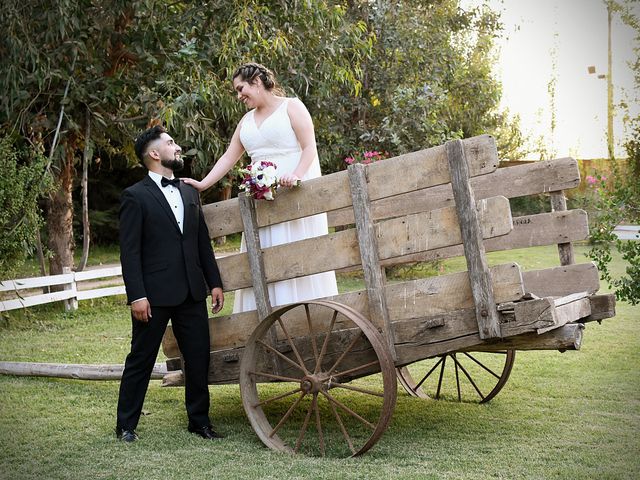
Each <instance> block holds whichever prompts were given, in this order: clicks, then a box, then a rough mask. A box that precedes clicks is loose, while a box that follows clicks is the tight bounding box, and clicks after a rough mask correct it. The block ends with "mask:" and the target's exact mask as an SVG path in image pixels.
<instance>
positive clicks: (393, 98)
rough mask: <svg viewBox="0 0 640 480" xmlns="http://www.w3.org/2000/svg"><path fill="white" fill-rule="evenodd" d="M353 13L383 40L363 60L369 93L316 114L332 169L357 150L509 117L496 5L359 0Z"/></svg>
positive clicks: (472, 131) (450, 133)
mask: <svg viewBox="0 0 640 480" xmlns="http://www.w3.org/2000/svg"><path fill="white" fill-rule="evenodd" d="M349 15H350V16H351V18H352V19H353V20H354V21H355V20H361V21H364V22H365V23H366V25H367V27H368V29H369V30H370V31H372V32H374V33H375V36H376V37H375V38H376V41H375V42H374V44H373V48H372V50H371V54H370V55H369V56H368V57H367V58H366V59H365V60H363V61H362V78H363V86H362V95H361V96H360V97H355V98H354V97H349V96H343V97H337V98H336V99H335V100H334V102H333V107H332V108H325V109H323V110H322V111H316V112H314V113H315V116H314V120H316V122H317V123H318V124H319V125H320V126H321V127H322V128H319V129H318V130H319V136H320V141H319V145H320V148H321V151H322V155H321V158H323V159H324V161H325V167H326V168H327V169H328V170H329V171H333V170H337V169H340V168H344V166H343V164H342V159H343V158H344V157H346V156H347V155H348V154H349V152H353V151H359V150H384V151H388V152H390V153H391V155H397V154H402V153H406V152H410V151H415V150H419V149H421V148H426V147H429V146H433V145H439V144H442V143H444V142H445V141H446V140H448V139H450V138H457V137H468V136H473V135H477V134H480V133H490V132H493V131H494V130H495V129H496V127H497V126H498V125H502V124H504V123H505V120H506V119H505V118H504V116H502V115H499V114H498V113H497V105H498V100H499V96H500V88H499V84H498V82H497V81H496V80H495V79H494V78H493V77H492V75H491V68H492V63H493V62H492V60H493V57H492V47H493V39H494V38H495V36H496V35H498V34H499V32H500V28H501V26H500V24H499V22H498V17H497V15H496V13H494V12H492V11H491V10H490V9H489V8H487V7H482V8H470V9H469V8H467V9H465V8H463V7H462V6H461V5H460V2H459V1H458V0H441V1H437V2H433V1H413V2H406V1H389V2H369V1H364V0H362V1H356V2H351V7H350V9H349ZM345 127H348V128H345Z"/></svg>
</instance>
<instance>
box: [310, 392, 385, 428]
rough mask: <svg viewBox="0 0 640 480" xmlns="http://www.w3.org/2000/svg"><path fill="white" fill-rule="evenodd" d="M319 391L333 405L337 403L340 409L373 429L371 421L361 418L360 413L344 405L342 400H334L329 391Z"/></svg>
mask: <svg viewBox="0 0 640 480" xmlns="http://www.w3.org/2000/svg"><path fill="white" fill-rule="evenodd" d="M320 393H321V394H322V395H324V396H325V397H327V399H328V400H329V401H330V402H333V403H334V404H335V405H337V406H338V407H340V408H341V409H343V410H344V411H345V412H347V413H348V414H349V415H351V416H352V417H355V418H357V419H358V420H360V421H361V422H362V423H364V424H365V425H366V426H367V427H369V428H370V429H371V430H375V428H376V427H375V425H373V424H372V423H371V422H369V421H368V420H366V419H364V418H362V417H361V416H360V415H358V414H357V413H356V412H354V411H353V410H351V409H350V408H349V407H347V406H346V405H344V404H343V403H342V402H340V401H338V400H336V399H335V398H333V397H332V396H331V395H330V394H329V393H327V392H325V391H322V390H320Z"/></svg>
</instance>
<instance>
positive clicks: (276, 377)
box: [249, 371, 300, 382]
mask: <svg viewBox="0 0 640 480" xmlns="http://www.w3.org/2000/svg"><path fill="white" fill-rule="evenodd" d="M249 374H250V375H254V376H256V377H267V378H273V379H274V380H282V381H283V382H299V381H300V379H299V378H292V377H283V376H282V375H274V374H273V373H266V372H252V371H250V372H249Z"/></svg>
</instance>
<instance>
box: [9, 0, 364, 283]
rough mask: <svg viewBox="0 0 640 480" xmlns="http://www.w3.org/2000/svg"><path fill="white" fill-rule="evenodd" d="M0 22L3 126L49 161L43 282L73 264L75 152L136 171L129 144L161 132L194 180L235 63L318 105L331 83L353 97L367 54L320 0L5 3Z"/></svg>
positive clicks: (210, 149)
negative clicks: (269, 72)
mask: <svg viewBox="0 0 640 480" xmlns="http://www.w3.org/2000/svg"><path fill="white" fill-rule="evenodd" d="M0 25H1V26H2V27H3V31H4V32H5V35H3V38H2V40H0V41H1V42H2V43H1V44H0V50H1V51H2V52H3V55H2V57H0V67H2V71H3V72H6V75H3V76H2V77H1V78H0V88H2V90H3V92H5V93H6V94H5V95H3V97H2V100H0V125H2V126H3V128H5V129H7V130H8V131H10V132H14V134H16V135H19V136H20V137H22V138H23V139H25V141H27V142H28V143H30V144H31V145H33V146H34V148H36V149H40V150H42V151H45V152H51V155H50V158H51V163H50V165H49V168H50V170H51V172H52V173H53V179H54V184H55V188H54V190H53V191H52V193H51V194H50V195H49V198H48V201H47V215H46V218H47V227H48V241H49V248H50V250H51V251H52V252H53V255H52V257H51V273H60V272H61V271H62V268H63V267H65V266H68V267H70V266H72V264H73V249H74V242H73V231H72V225H73V223H72V221H73V203H72V197H71V192H72V187H73V185H74V182H75V180H76V164H77V163H78V161H79V159H80V158H81V157H82V152H83V151H88V152H90V151H91V150H92V148H91V147H94V148H95V149H103V150H105V151H111V152H116V151H124V152H126V153H127V154H128V156H129V157H130V158H131V159H132V163H133V154H132V141H131V139H132V138H133V137H134V135H135V134H136V133H137V132H138V131H140V130H141V129H143V128H145V127H146V126H148V125H149V124H152V123H165V124H166V125H167V126H168V127H169V128H170V129H171V130H172V132H173V133H174V134H175V136H176V138H180V139H181V141H183V142H185V143H186V145H187V147H188V148H187V149H186V150H189V151H188V152H187V153H190V154H192V155H194V158H195V160H194V162H193V165H192V166H193V171H195V172H196V173H198V172H202V171H203V170H204V169H206V167H207V166H209V165H210V164H212V163H213V161H214V159H215V158H217V156H218V155H219V154H220V153H221V152H222V151H223V150H224V148H225V145H226V143H227V141H228V139H229V138H230V137H231V134H232V133H233V127H234V126H235V124H236V123H237V121H238V120H239V118H240V116H241V113H242V112H241V108H242V107H241V106H240V105H238V104H237V102H234V101H233V98H232V96H231V95H230V94H229V93H230V92H231V88H230V78H229V77H230V73H231V72H232V71H233V70H234V69H235V67H236V66H237V65H238V64H239V63H241V62H242V61H245V60H250V59H251V60H258V61H263V62H264V63H267V64H269V65H270V66H272V67H273V68H274V69H275V70H276V71H277V72H278V73H280V74H281V77H282V76H284V77H285V79H286V80H287V81H288V83H289V84H290V85H293V87H294V88H299V87H300V86H301V85H304V86H305V87H306V88H307V92H308V93H309V95H315V98H316V99H320V98H322V97H323V96H328V95H331V94H332V92H334V91H335V88H336V87H335V85H340V86H341V85H344V84H349V85H350V88H352V89H357V88H358V80H357V78H356V73H355V72H357V68H358V61H359V60H358V59H359V56H360V55H361V53H362V52H364V51H365V50H366V45H368V43H367V41H368V38H367V34H366V32H365V30H364V29H363V28H362V25H360V24H354V25H352V24H350V23H349V22H347V21H346V19H345V10H344V8H342V7H340V6H334V5H332V4H331V3H330V2H326V1H322V0H310V1H307V2H299V3H298V2H296V3H294V4H293V5H290V4H289V3H288V2H274V3H273V5H271V6H270V7H267V6H265V5H263V3H262V2H259V1H255V0H253V1H246V2H218V1H212V2H204V3H198V4H194V3H192V2H186V1H185V2H179V1H178V2H164V1H158V2H153V1H151V2H150V1H133V2H130V1H123V0H111V1H106V2H104V1H103V2H98V1H95V0H60V1H58V2H54V3H52V4H50V5H49V6H48V7H43V6H42V3H41V2H36V1H35V0H22V1H18V0H10V1H8V2H5V4H4V11H3V16H2V19H1V20H0ZM308 28H311V29H312V30H313V31H314V35H308V34H307V32H308V30H307V29H308ZM62 111H63V112H64V114H62V113H61V112H62ZM87 126H90V128H89V127H87ZM86 132H90V136H88V135H87V133H86ZM56 138H59V142H55V141H54V139H56ZM88 144H89V145H88Z"/></svg>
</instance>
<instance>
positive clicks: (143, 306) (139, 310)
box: [131, 298, 151, 322]
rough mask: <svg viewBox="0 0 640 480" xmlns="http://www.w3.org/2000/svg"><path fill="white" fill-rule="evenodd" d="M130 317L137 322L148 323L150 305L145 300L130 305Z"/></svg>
mask: <svg viewBox="0 0 640 480" xmlns="http://www.w3.org/2000/svg"><path fill="white" fill-rule="evenodd" d="M131 315H133V318H135V319H136V320H138V321H139V322H148V321H149V319H150V318H151V304H150V303H149V300H147V299H146V298H142V299H140V300H136V301H135V302H133V303H132V304H131Z"/></svg>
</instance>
